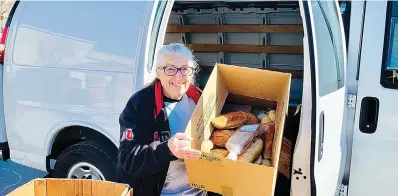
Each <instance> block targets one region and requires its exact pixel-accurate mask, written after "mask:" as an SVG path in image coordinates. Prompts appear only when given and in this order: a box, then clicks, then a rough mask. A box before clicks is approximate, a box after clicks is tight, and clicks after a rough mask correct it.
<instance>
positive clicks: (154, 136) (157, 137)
mask: <svg viewBox="0 0 398 196" xmlns="http://www.w3.org/2000/svg"><path fill="white" fill-rule="evenodd" d="M153 140H154V141H160V137H159V132H157V131H156V132H155V133H154V134H153Z"/></svg>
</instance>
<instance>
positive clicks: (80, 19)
mask: <svg viewBox="0 0 398 196" xmlns="http://www.w3.org/2000/svg"><path fill="white" fill-rule="evenodd" d="M154 2H155V1H141V2H135V1H134V2H133V1H132V2H119V3H113V2H33V1H22V2H20V3H19V5H18V9H17V10H16V12H15V14H14V17H13V21H12V24H11V26H10V29H9V34H8V42H7V47H6V52H5V54H6V56H5V63H4V84H3V86H4V103H5V108H4V109H5V116H6V117H5V121H6V129H7V136H8V142H9V146H10V152H11V156H12V157H11V159H12V160H14V161H15V162H17V163H21V164H24V165H27V166H30V167H33V168H36V169H40V170H45V168H46V163H45V161H46V159H45V157H46V156H47V155H48V154H49V152H50V149H51V145H52V142H53V140H54V137H55V136H56V134H57V133H58V132H59V131H60V130H62V129H63V128H65V127H66V126H72V125H79V126H85V127H89V128H92V129H94V130H96V131H98V132H100V133H102V134H103V135H104V136H106V137H107V138H109V139H110V140H111V141H112V142H113V143H114V144H115V145H116V146H118V138H119V134H120V131H119V124H118V117H119V114H120V112H121V111H122V109H123V108H124V106H125V103H126V102H127V100H128V98H129V97H130V96H131V95H132V94H133V93H134V92H135V91H136V90H138V89H141V88H142V85H143V84H144V80H145V79H144V74H143V73H144V70H145V66H144V64H145V58H144V57H145V53H146V51H145V44H146V41H147V39H146V38H147V31H148V25H149V23H150V21H151V20H150V17H151V13H152V11H153V5H154ZM61 8H62V9H61ZM70 10H73V14H70ZM109 10H113V11H112V13H111V14H109V13H108V11H109ZM137 10H139V12H137ZM65 16H68V17H65ZM50 17H51V18H52V19H53V20H51V21H57V23H54V22H51V21H50V20H46V18H50ZM98 20H101V22H98ZM121 27H123V28H121ZM137 28H138V29H139V30H137ZM110 35H111V36H113V37H112V38H111V39H110V38H109V36H110ZM71 95H73V96H71ZM43 119H45V120H43Z"/></svg>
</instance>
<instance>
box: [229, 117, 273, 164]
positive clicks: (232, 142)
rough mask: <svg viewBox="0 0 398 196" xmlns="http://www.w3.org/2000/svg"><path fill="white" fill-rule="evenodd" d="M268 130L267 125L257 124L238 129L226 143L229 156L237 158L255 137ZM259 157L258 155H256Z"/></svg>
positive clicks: (233, 158)
mask: <svg viewBox="0 0 398 196" xmlns="http://www.w3.org/2000/svg"><path fill="white" fill-rule="evenodd" d="M267 131H268V126H267V125H261V124H255V125H244V126H242V127H240V128H239V129H237V130H236V131H235V133H234V134H233V135H232V137H230V138H229V140H228V141H227V143H226V144H225V148H227V149H228V151H229V154H228V158H229V159H232V160H237V158H238V155H240V154H241V153H242V152H243V151H244V150H245V149H246V148H247V147H248V146H249V145H250V144H251V143H252V141H253V139H254V138H255V137H257V136H259V135H261V134H264V133H265V132H267ZM256 158H257V157H256Z"/></svg>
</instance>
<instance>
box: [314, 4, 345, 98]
mask: <svg viewBox="0 0 398 196" xmlns="http://www.w3.org/2000/svg"><path fill="white" fill-rule="evenodd" d="M312 7H313V12H314V22H315V25H314V26H315V35H316V37H315V39H316V42H317V50H318V65H319V67H318V76H319V96H324V95H327V94H329V93H332V92H334V91H336V90H338V89H340V88H341V87H343V86H344V73H343V72H344V56H343V55H344V53H343V52H344V47H345V46H343V42H342V38H343V37H342V31H341V29H342V27H341V26H340V22H339V18H338V17H339V14H340V11H339V10H338V9H337V7H336V4H335V2H334V1H317V2H314V3H312Z"/></svg>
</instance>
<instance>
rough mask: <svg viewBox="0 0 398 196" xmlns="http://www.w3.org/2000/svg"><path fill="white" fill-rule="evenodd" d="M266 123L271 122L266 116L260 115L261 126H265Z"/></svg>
mask: <svg viewBox="0 0 398 196" xmlns="http://www.w3.org/2000/svg"><path fill="white" fill-rule="evenodd" d="M268 123H272V120H271V119H270V118H269V116H268V115H267V114H264V115H262V117H261V124H264V125H266V124H268Z"/></svg>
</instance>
